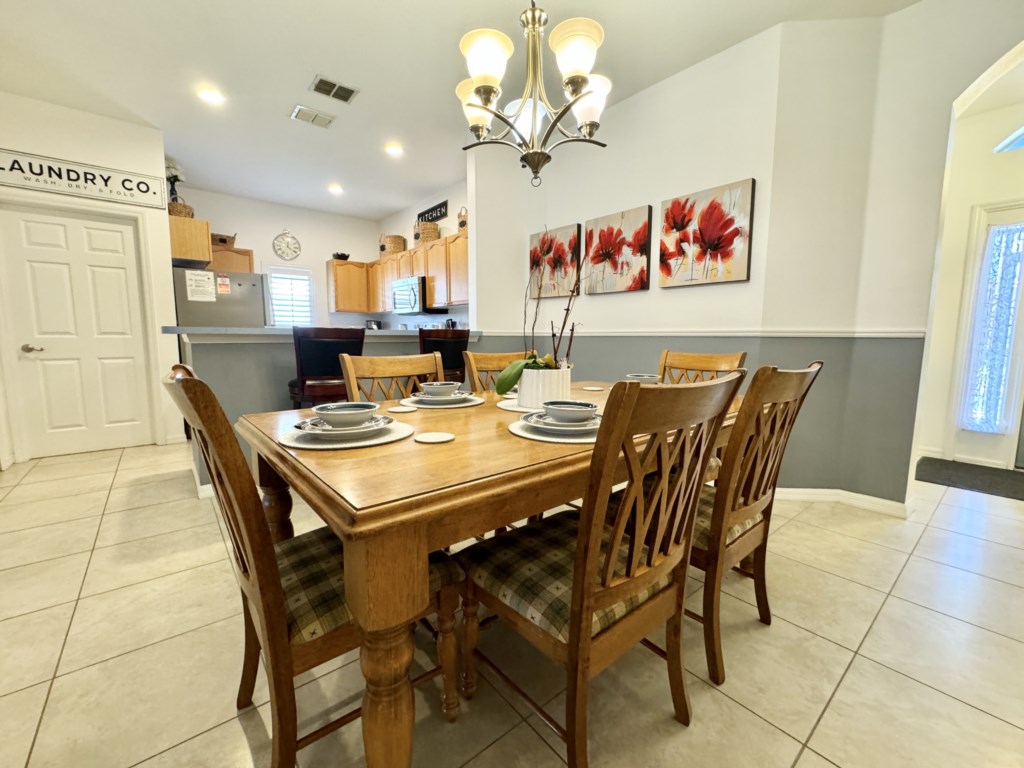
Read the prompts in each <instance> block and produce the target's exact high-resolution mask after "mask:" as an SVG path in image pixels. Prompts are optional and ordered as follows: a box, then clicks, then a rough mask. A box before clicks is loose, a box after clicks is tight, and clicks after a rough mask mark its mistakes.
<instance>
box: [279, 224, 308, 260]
mask: <svg viewBox="0 0 1024 768" xmlns="http://www.w3.org/2000/svg"><path fill="white" fill-rule="evenodd" d="M274 253H276V254H277V257H278V258H279V259H284V260H285V261H292V260H293V259H297V258H298V257H299V254H301V253H302V245H301V244H300V243H299V240H298V238H297V237H295V235H293V234H292V233H291V232H289V231H288V230H287V229H286V230H284V231H283V232H282V233H281V234H280V235H278V236H277V237H275V238H274Z"/></svg>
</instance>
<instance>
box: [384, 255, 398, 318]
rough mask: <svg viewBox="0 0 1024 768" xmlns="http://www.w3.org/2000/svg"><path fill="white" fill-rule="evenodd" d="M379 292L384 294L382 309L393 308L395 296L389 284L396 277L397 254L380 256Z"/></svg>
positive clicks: (391, 309)
mask: <svg viewBox="0 0 1024 768" xmlns="http://www.w3.org/2000/svg"><path fill="white" fill-rule="evenodd" d="M380 262H381V275H380V276H381V282H382V283H383V285H382V286H381V292H382V293H383V294H384V311H385V312H391V311H393V310H394V308H395V297H394V294H393V293H392V290H391V284H392V283H393V282H394V281H395V280H397V279H398V269H399V266H398V254H397V253H391V254H388V255H387V256H382V257H381V260H380Z"/></svg>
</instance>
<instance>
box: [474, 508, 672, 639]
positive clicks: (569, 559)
mask: <svg viewBox="0 0 1024 768" xmlns="http://www.w3.org/2000/svg"><path fill="white" fill-rule="evenodd" d="M578 528H579V514H578V513H577V512H575V511H566V512H562V513H560V514H558V515H555V516H554V517H549V518H547V519H545V520H542V521H540V522H537V523H531V524H529V525H526V526H524V527H522V528H519V529H517V530H514V531H511V532H509V533H505V534H501V535H499V536H495V537H494V538H493V539H488V540H486V541H484V542H481V543H479V544H474V545H473V546H472V547H470V548H469V549H466V550H463V551H462V552H460V553H459V554H458V555H457V558H458V560H459V563H460V564H461V565H462V567H463V568H464V569H465V571H466V578H468V579H470V580H471V581H472V582H473V584H475V585H476V586H477V587H479V588H480V589H482V590H484V591H485V592H488V593H490V594H492V595H494V596H495V597H497V598H498V599H499V600H500V601H501V602H502V603H504V604H505V605H507V606H508V607H509V608H511V609H512V610H513V611H515V612H516V613H518V614H519V615H521V616H523V617H524V618H526V619H527V620H528V621H530V622H532V623H533V624H536V625H537V626H538V627H539V628H540V629H542V630H544V631H545V632H547V633H548V634H550V635H553V636H554V637H556V638H557V639H559V640H561V641H562V642H563V643H567V642H569V613H570V608H571V603H572V578H573V561H574V560H575V557H576V533H577V530H578ZM605 544H606V545H607V539H606V540H605ZM625 559H626V547H625V546H623V547H622V550H621V552H620V556H619V564H618V566H617V567H616V570H615V573H616V574H618V575H621V574H623V573H625V570H626V564H625ZM671 582H672V576H671V575H669V576H666V577H665V578H664V579H662V580H659V581H657V582H655V583H653V584H651V585H650V586H649V587H648V588H647V589H645V590H644V591H643V592H642V593H640V594H638V595H634V596H632V597H630V598H628V599H626V600H624V601H622V602H619V603H616V604H615V605H611V606H609V607H607V608H603V609H601V610H599V611H596V612H595V613H594V616H593V620H592V622H591V626H590V633H591V636H593V635H596V634H598V633H599V632H601V631H603V630H605V629H608V628H609V627H610V626H611V625H612V624H614V623H615V622H616V621H618V620H619V619H621V618H622V617H623V616H625V615H626V614H628V613H629V612H630V611H633V610H635V609H636V608H638V607H639V606H640V605H642V604H643V603H644V602H646V601H647V600H649V599H650V598H651V597H653V596H654V595H656V594H657V593H658V592H660V591H661V590H662V589H664V588H665V587H667V586H668V585H669V584H670V583H671Z"/></svg>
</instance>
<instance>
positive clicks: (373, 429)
mask: <svg viewBox="0 0 1024 768" xmlns="http://www.w3.org/2000/svg"><path fill="white" fill-rule="evenodd" d="M393 421H394V419H392V418H391V417H390V416H374V417H373V418H372V419H371V420H370V421H369V422H368V423H366V424H360V425H359V426H358V427H332V426H331V425H330V424H327V423H326V422H323V421H321V419H319V418H316V419H306V420H305V421H300V422H299V423H298V424H296V425H295V429H296V430H298V431H299V432H302V433H303V434H306V435H314V436H315V437H318V438H326V439H328V440H351V439H355V438H359V437H369V436H370V435H375V434H376V433H378V432H380V431H381V430H382V429H386V428H387V426H388V425H389V424H391V422H393ZM317 422H319V423H317Z"/></svg>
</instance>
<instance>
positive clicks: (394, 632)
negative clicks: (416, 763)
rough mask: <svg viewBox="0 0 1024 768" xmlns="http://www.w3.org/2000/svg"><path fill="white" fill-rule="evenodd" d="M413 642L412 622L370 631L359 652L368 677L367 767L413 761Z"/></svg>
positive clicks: (365, 713) (388, 766)
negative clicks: (410, 625) (410, 675)
mask: <svg viewBox="0 0 1024 768" xmlns="http://www.w3.org/2000/svg"><path fill="white" fill-rule="evenodd" d="M412 656H413V643H412V633H411V632H410V631H409V625H408V624H403V625H402V626H399V627H393V628H392V629H386V630H381V631H378V632H367V633H366V635H365V636H364V638H363V646H362V650H361V651H360V654H359V666H360V668H361V669H362V671H363V677H364V678H366V691H365V692H364V693H363V745H364V748H365V749H366V765H367V768H378V767H380V768H393V767H394V766H407V765H410V764H411V762H412V733H413V722H414V720H415V716H416V711H415V706H414V702H413V695H412V684H411V683H410V681H409V667H410V666H411V665H412Z"/></svg>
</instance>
